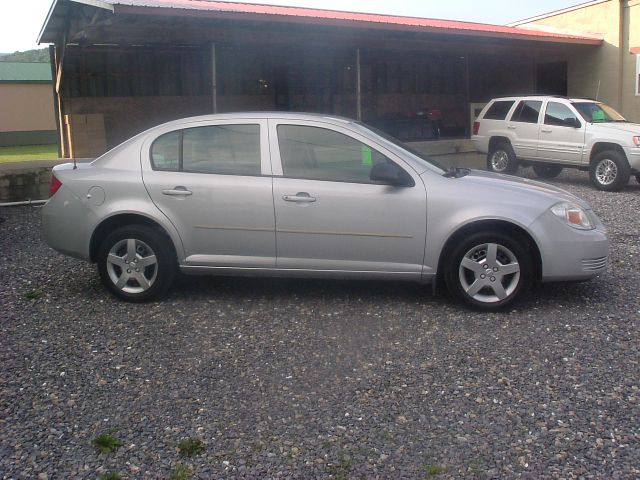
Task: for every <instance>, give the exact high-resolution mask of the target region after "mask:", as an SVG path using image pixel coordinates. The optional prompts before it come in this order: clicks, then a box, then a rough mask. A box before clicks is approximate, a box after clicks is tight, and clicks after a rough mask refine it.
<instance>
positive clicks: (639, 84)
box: [636, 55, 640, 96]
mask: <svg viewBox="0 0 640 480" xmlns="http://www.w3.org/2000/svg"><path fill="white" fill-rule="evenodd" d="M636 95H638V96H640V55H636Z"/></svg>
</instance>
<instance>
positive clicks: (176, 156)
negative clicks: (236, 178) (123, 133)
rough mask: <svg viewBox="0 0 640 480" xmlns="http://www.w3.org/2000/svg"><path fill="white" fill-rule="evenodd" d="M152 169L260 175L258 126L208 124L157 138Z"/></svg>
mask: <svg viewBox="0 0 640 480" xmlns="http://www.w3.org/2000/svg"><path fill="white" fill-rule="evenodd" d="M151 165H152V167H153V169H154V170H164V171H172V172H192V173H215V174H222V175H250V176H255V175H260V171H261V168H260V126H259V125H236V124H230V125H211V126H204V127H194V128H187V129H184V130H177V131H173V132H169V133H166V134H164V135H162V136H160V137H158V138H157V139H156V140H155V141H154V142H153V145H152V146H151Z"/></svg>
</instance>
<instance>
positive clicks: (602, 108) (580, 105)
mask: <svg viewBox="0 0 640 480" xmlns="http://www.w3.org/2000/svg"><path fill="white" fill-rule="evenodd" d="M573 106H574V107H576V109H577V110H578V112H579V113H580V115H582V118H584V119H585V120H586V121H587V122H589V123H609V122H626V120H625V118H624V117H623V116H622V115H620V114H619V113H618V112H616V111H615V110H614V109H613V108H611V107H610V106H609V105H607V104H605V103H601V102H573Z"/></svg>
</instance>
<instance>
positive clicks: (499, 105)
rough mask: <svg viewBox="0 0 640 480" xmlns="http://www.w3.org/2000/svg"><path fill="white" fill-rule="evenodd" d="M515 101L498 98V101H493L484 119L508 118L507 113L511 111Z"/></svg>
mask: <svg viewBox="0 0 640 480" xmlns="http://www.w3.org/2000/svg"><path fill="white" fill-rule="evenodd" d="M514 103H515V100H498V101H497V102H493V105H491V106H490V107H489V110H487V113H485V114H484V119H485V120H504V119H505V118H507V113H509V110H511V107H512V106H513V104H514Z"/></svg>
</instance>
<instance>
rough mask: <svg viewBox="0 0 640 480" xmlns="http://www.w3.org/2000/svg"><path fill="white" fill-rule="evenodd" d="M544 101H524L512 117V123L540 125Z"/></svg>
mask: <svg viewBox="0 0 640 480" xmlns="http://www.w3.org/2000/svg"><path fill="white" fill-rule="evenodd" d="M541 108H542V101H540V100H522V101H521V102H520V103H519V104H518V106H517V107H516V109H515V111H514V112H513V115H512V116H511V121H512V122H523V123H538V118H539V117H540V109H541Z"/></svg>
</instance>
